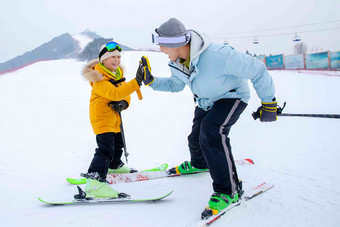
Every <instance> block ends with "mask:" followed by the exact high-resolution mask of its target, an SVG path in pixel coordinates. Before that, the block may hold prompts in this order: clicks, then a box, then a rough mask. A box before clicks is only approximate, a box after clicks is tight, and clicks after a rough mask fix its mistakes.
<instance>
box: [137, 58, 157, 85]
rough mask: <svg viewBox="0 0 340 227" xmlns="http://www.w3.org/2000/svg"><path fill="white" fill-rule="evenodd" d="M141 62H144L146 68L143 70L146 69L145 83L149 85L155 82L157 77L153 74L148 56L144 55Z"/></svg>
mask: <svg viewBox="0 0 340 227" xmlns="http://www.w3.org/2000/svg"><path fill="white" fill-rule="evenodd" d="M140 63H142V64H143V66H144V68H143V71H144V78H143V83H144V84H145V85H146V86H149V85H150V84H152V83H153V81H154V80H155V78H154V77H153V76H152V75H151V66H150V63H149V59H148V57H145V56H143V57H142V58H141V60H140Z"/></svg>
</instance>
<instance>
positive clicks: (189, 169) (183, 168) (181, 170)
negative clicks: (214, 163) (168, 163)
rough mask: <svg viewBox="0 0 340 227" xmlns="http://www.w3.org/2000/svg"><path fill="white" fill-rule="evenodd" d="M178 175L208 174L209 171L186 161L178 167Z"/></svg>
mask: <svg viewBox="0 0 340 227" xmlns="http://www.w3.org/2000/svg"><path fill="white" fill-rule="evenodd" d="M175 168H176V173H177V174H190V173H198V172H207V171H208V169H198V168H195V167H194V166H192V165H191V162H189V161H185V162H183V163H182V164H180V165H179V166H176V167H175Z"/></svg>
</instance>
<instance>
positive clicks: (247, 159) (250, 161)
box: [245, 158, 255, 165]
mask: <svg viewBox="0 0 340 227" xmlns="http://www.w3.org/2000/svg"><path fill="white" fill-rule="evenodd" d="M245 160H246V161H247V162H249V163H250V164H252V165H254V164H255V163H254V161H253V159H250V158H246V159H245Z"/></svg>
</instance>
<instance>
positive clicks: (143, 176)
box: [66, 158, 254, 185]
mask: <svg viewBox="0 0 340 227" xmlns="http://www.w3.org/2000/svg"><path fill="white" fill-rule="evenodd" d="M235 163H236V164H237V165H254V162H253V160H251V159H249V158H248V159H240V160H236V161H235ZM167 168H168V164H162V165H160V166H158V167H155V168H153V169H147V170H142V171H141V172H135V173H128V174H126V173H119V174H114V173H113V174H107V177H106V181H107V182H108V183H109V184H118V183H131V182H137V181H146V180H153V179H160V178H165V177H176V176H182V175H186V174H177V173H174V172H173V171H171V170H166V169H167ZM198 173H200V172H198ZM194 174H195V173H194ZM66 180H67V181H68V182H69V183H70V184H74V185H80V184H86V182H87V179H86V178H66Z"/></svg>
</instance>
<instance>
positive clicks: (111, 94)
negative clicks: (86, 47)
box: [82, 60, 139, 135]
mask: <svg viewBox="0 0 340 227" xmlns="http://www.w3.org/2000/svg"><path fill="white" fill-rule="evenodd" d="M119 70H121V72H122V78H123V70H122V68H121V67H120V68H119ZM82 75H83V77H84V78H85V79H87V80H88V81H89V82H90V85H91V86H92V91H91V99H90V121H91V125H92V128H93V131H94V133H95V134H96V135H98V134H102V133H106V132H116V133H117V132H120V123H121V119H120V117H119V114H118V113H117V112H116V111H114V110H112V109H111V107H109V105H108V104H109V103H110V102H111V101H120V100H125V101H127V102H128V104H129V105H130V100H131V97H130V94H131V93H133V92H134V91H139V85H138V83H137V81H136V79H133V80H131V81H129V82H125V81H124V82H121V83H119V84H117V85H116V86H114V85H113V84H112V83H111V82H110V80H111V79H114V80H115V81H116V79H115V78H114V77H113V76H112V75H110V74H109V73H108V72H106V71H105V70H104V69H103V68H102V67H101V66H100V65H99V61H98V60H92V61H90V62H89V63H88V64H87V65H86V66H85V67H84V68H83V70H82Z"/></svg>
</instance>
